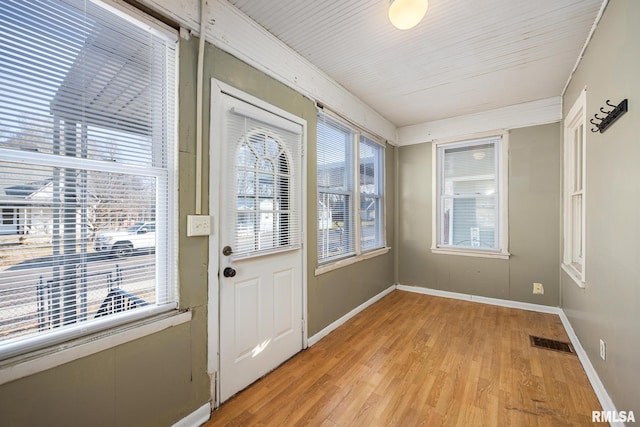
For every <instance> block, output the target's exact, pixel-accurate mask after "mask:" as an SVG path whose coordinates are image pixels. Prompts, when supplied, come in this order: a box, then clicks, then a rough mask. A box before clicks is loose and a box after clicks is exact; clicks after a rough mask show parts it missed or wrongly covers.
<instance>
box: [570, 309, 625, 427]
mask: <svg viewBox="0 0 640 427" xmlns="http://www.w3.org/2000/svg"><path fill="white" fill-rule="evenodd" d="M560 320H561V321H562V325H563V326H564V329H565V331H567V335H569V339H570V340H571V344H573V348H574V349H575V350H576V354H577V355H578V359H580V363H582V367H583V369H584V371H585V373H586V374H587V378H589V382H590V383H591V387H593V391H594V392H595V393H596V396H597V397H598V400H599V401H600V405H602V410H603V411H613V412H616V413H617V409H616V405H614V403H613V400H611V397H609V393H607V390H606V389H605V388H604V384H602V381H600V377H599V376H598V373H597V372H596V369H595V368H594V367H593V365H592V364H591V360H589V356H587V352H586V351H585V350H584V347H582V344H581V343H580V340H579V339H578V336H577V335H576V333H575V331H574V330H573V327H572V326H571V322H569V318H568V317H567V315H566V314H565V312H564V311H562V310H560ZM611 425H612V426H615V427H618V426H619V427H624V423H622V422H620V421H612V422H611Z"/></svg>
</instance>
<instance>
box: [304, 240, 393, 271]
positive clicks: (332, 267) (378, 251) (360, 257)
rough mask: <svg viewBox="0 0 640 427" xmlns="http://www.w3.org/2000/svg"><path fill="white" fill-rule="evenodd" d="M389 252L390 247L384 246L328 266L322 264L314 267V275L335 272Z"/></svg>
mask: <svg viewBox="0 0 640 427" xmlns="http://www.w3.org/2000/svg"><path fill="white" fill-rule="evenodd" d="M390 250H391V248H390V247H388V246H385V247H384V248H380V249H375V250H373V251H370V252H364V253H362V254H359V255H354V256H352V257H349V258H345V259H341V260H340V261H336V262H333V263H329V264H323V265H320V266H318V267H316V270H315V275H316V276H319V275H321V274H324V273H328V272H329V271H333V270H337V269H339V268H342V267H346V266H347V265H351V264H355V263H356V262H360V261H364V260H365V259H369V258H374V257H377V256H380V255H384V254H386V253H388V252H389V251H390Z"/></svg>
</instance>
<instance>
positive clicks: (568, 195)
mask: <svg viewBox="0 0 640 427" xmlns="http://www.w3.org/2000/svg"><path fill="white" fill-rule="evenodd" d="M580 128H582V130H581V133H580V134H579V136H578V139H580V141H577V138H576V132H579V129H580ZM563 130H564V141H563V151H564V156H563V157H564V169H563V197H562V198H563V256H562V269H563V270H564V271H565V272H566V273H567V274H568V275H569V277H571V279H572V280H573V281H574V282H575V283H576V285H578V287H580V288H584V287H585V282H586V263H585V261H586V199H587V191H586V165H587V162H586V158H587V152H586V149H587V144H586V143H587V132H586V130H587V89H586V88H584V89H583V90H582V91H581V92H580V95H578V98H577V99H576V101H575V102H574V104H573V106H572V107H571V109H570V110H569V112H568V113H567V116H566V118H565V120H564V129H563ZM578 145H579V146H578ZM577 149H579V156H580V159H577V158H576V150H577ZM578 161H579V168H578ZM576 172H578V173H579V174H580V176H579V177H578V176H577V175H576ZM576 185H580V188H579V189H576ZM575 199H577V200H579V201H580V209H579V210H578V211H577V212H576V210H575V209H574V207H573V202H574V200H575ZM576 231H577V233H576ZM578 242H579V248H578V247H577V246H576V244H578ZM576 252H578V254H579V255H577V254H576Z"/></svg>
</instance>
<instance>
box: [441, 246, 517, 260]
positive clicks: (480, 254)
mask: <svg viewBox="0 0 640 427" xmlns="http://www.w3.org/2000/svg"><path fill="white" fill-rule="evenodd" d="M431 253H434V254H439V255H457V256H472V257H477V258H497V259H509V257H510V256H511V254H510V253H509V252H491V251H471V250H467V249H442V248H437V247H435V248H434V247H432V248H431Z"/></svg>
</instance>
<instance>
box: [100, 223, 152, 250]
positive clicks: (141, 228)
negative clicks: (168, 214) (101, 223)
mask: <svg viewBox="0 0 640 427" xmlns="http://www.w3.org/2000/svg"><path fill="white" fill-rule="evenodd" d="M155 246H156V223H155V222H137V223H135V224H134V225H133V226H131V227H129V228H128V229H127V230H126V231H105V232H103V233H99V234H98V235H97V236H96V239H95V243H94V249H95V251H96V252H109V253H112V254H114V255H116V256H120V257H123V256H127V255H131V253H132V252H133V251H136V250H140V249H148V250H153V249H155Z"/></svg>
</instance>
